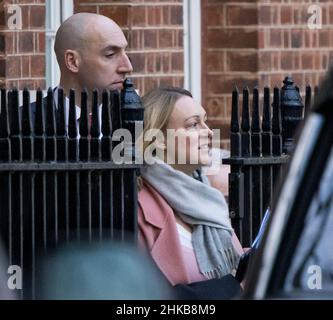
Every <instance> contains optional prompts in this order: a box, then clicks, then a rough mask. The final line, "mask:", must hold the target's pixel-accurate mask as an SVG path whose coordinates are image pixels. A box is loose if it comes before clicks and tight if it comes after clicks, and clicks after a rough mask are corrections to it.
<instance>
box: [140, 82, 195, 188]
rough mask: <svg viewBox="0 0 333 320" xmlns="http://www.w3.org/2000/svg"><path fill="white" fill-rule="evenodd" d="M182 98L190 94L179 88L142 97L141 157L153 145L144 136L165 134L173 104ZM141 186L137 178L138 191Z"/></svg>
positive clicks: (158, 90)
mask: <svg viewBox="0 0 333 320" xmlns="http://www.w3.org/2000/svg"><path fill="white" fill-rule="evenodd" d="M183 96H188V97H191V98H192V94H191V93H190V92H189V91H187V90H185V89H182V88H179V87H160V88H156V89H153V90H152V91H150V92H149V93H147V94H146V95H144V96H143V97H142V104H143V106H144V126H143V132H142V134H141V135H140V137H139V141H143V144H142V145H141V146H140V145H139V148H140V152H142V154H143V155H144V152H145V150H146V149H147V148H148V146H149V145H150V144H152V143H153V140H152V138H153V137H149V136H146V132H147V131H148V130H151V129H157V130H161V131H162V132H165V128H166V126H167V124H168V121H169V119H170V116H171V113H172V111H173V109H174V107H175V104H176V102H177V100H178V99H180V98H181V97H183ZM150 132H151V131H150ZM143 137H145V138H146V140H147V141H144V139H143ZM141 186H142V179H141V177H139V178H138V187H139V190H140V189H141Z"/></svg>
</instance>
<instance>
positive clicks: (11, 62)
mask: <svg viewBox="0 0 333 320" xmlns="http://www.w3.org/2000/svg"><path fill="white" fill-rule="evenodd" d="M20 12H21V14H22V16H21V22H22V24H21V28H20V26H19V19H20ZM14 15H16V17H17V18H18V19H13V16H14ZM11 22H13V23H11ZM0 25H1V26H0V28H1V29H0V87H1V88H4V87H6V88H12V87H14V86H15V87H17V88H19V89H23V88H24V87H27V88H28V89H37V88H38V87H41V88H45V1H44V0H30V1H29V0H26V1H15V0H12V1H9V0H7V1H2V2H1V7H0Z"/></svg>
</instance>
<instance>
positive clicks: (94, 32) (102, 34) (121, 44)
mask: <svg viewBox="0 0 333 320" xmlns="http://www.w3.org/2000/svg"><path fill="white" fill-rule="evenodd" d="M103 22H104V23H103ZM89 29H90V30H88V32H89V35H88V38H89V41H91V42H94V43H95V44H98V47H100V48H102V49H107V48H110V47H114V48H126V47H127V45H128V44H127V40H126V38H125V35H124V33H123V31H122V30H121V29H120V27H119V26H118V25H116V24H115V23H113V22H108V21H103V20H100V21H99V23H95V24H93V25H92V28H89Z"/></svg>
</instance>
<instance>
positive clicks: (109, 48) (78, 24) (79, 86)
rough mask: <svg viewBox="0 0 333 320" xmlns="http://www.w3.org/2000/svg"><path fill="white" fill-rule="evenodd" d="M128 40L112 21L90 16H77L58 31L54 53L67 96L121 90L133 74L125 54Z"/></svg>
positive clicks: (95, 15) (78, 103) (90, 14)
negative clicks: (73, 93) (84, 91)
mask: <svg viewBox="0 0 333 320" xmlns="http://www.w3.org/2000/svg"><path fill="white" fill-rule="evenodd" d="M126 47H127V41H126V38H125V36H124V34H123V32H122V30H121V29H120V27H119V26H118V25H117V24H116V23H115V22H114V21H113V20H111V19H109V18H107V17H105V16H102V15H98V14H93V13H77V14H74V15H73V16H71V17H69V18H68V19H67V20H66V21H65V22H64V23H63V24H62V25H61V26H60V27H59V29H58V31H57V34H56V38H55V45H54V50H55V54H56V56H57V60H58V64H59V67H60V72H61V77H60V83H59V86H60V87H62V88H63V89H64V92H65V93H68V91H69V89H71V88H73V89H75V91H76V93H77V96H76V102H77V103H76V104H77V105H80V93H81V91H82V90H83V89H84V88H86V89H87V90H88V92H92V90H93V89H95V88H96V89H98V90H99V92H100V93H102V91H103V89H122V86H123V81H124V79H125V76H126V74H128V73H130V72H132V71H133V68H132V65H131V62H130V61H129V58H128V56H127V54H126Z"/></svg>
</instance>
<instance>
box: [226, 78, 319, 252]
mask: <svg viewBox="0 0 333 320" xmlns="http://www.w3.org/2000/svg"><path fill="white" fill-rule="evenodd" d="M316 92H317V88H316V89H315V93H316ZM305 93H306V94H305V112H304V110H303V109H304V107H303V103H302V98H301V96H300V94H299V89H298V87H295V86H294V85H293V81H292V79H291V78H289V77H286V79H285V80H284V86H283V87H282V88H281V89H279V88H274V90H273V103H272V104H271V102H270V99H271V92H270V89H269V88H267V87H266V88H264V94H263V107H262V109H261V108H260V106H259V91H258V89H257V88H255V89H253V93H252V112H251V117H250V94H249V89H248V88H246V89H244V90H243V96H242V98H243V99H242V116H241V118H240V117H239V93H238V90H237V89H235V90H234V91H233V93H232V117H231V134H230V158H228V159H223V163H224V164H229V165H230V167H231V170H230V171H231V172H230V174H229V212H230V218H231V221H232V224H233V227H234V229H235V232H236V234H237V235H238V237H239V239H240V241H241V243H242V245H243V246H244V247H249V246H250V245H251V243H252V242H253V240H254V238H255V237H256V235H257V233H258V231H259V227H260V224H261V221H262V219H263V215H264V214H265V211H266V210H267V208H268V207H269V206H270V204H271V200H272V197H273V194H274V193H273V190H274V186H276V184H277V182H278V181H279V179H280V177H281V168H282V166H283V165H284V164H286V163H287V162H288V161H289V152H291V150H292V148H293V136H294V133H295V129H296V127H297V126H298V124H299V122H301V120H302V117H303V114H304V113H306V112H307V111H308V110H309V109H310V107H311V95H312V94H311V87H309V86H307V87H306V90H305Z"/></svg>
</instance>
